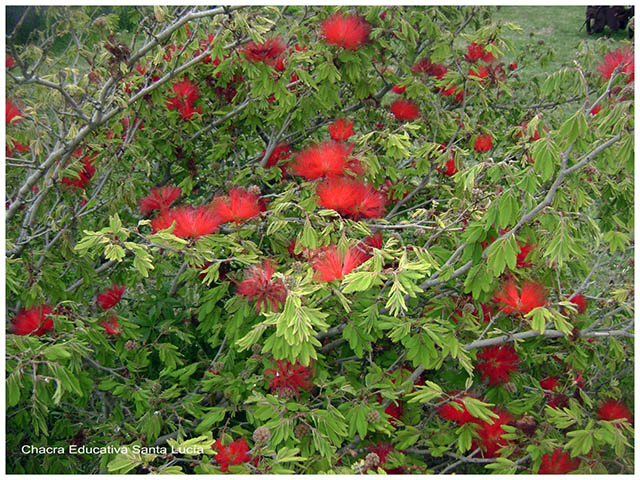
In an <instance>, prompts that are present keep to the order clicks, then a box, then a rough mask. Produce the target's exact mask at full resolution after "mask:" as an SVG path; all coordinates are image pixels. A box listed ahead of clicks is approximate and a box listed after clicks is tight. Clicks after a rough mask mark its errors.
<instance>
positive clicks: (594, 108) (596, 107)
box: [589, 105, 602, 115]
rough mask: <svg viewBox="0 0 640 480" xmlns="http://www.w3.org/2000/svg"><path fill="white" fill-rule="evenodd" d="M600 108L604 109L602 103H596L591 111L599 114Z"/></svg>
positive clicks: (592, 113)
mask: <svg viewBox="0 0 640 480" xmlns="http://www.w3.org/2000/svg"><path fill="white" fill-rule="evenodd" d="M600 110H602V105H596V106H595V107H593V108H592V109H591V110H589V113H590V114H591V115H597V114H598V113H600Z"/></svg>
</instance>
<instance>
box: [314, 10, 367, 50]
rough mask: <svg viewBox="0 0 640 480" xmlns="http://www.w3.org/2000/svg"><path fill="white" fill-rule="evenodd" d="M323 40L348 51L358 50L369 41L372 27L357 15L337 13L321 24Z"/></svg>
mask: <svg viewBox="0 0 640 480" xmlns="http://www.w3.org/2000/svg"><path fill="white" fill-rule="evenodd" d="M320 29H321V30H322V33H321V35H322V38H324V40H325V41H326V42H327V43H328V44H330V45H336V46H338V47H342V48H346V49H347V50H357V49H358V48H360V47H361V46H362V45H364V44H365V43H367V42H368V41H369V32H370V31H371V26H370V25H369V23H368V22H367V21H366V20H365V19H364V18H362V17H359V16H357V15H349V16H344V15H342V14H340V13H336V14H335V15H332V16H331V17H329V18H327V19H326V20H325V21H323V22H322V23H321V24H320Z"/></svg>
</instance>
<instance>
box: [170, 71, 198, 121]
mask: <svg viewBox="0 0 640 480" xmlns="http://www.w3.org/2000/svg"><path fill="white" fill-rule="evenodd" d="M171 89H172V90H173V93H174V94H175V96H173V97H171V98H169V99H168V100H167V101H166V102H165V105H166V106H167V108H168V109H169V110H178V112H180V117H181V118H183V119H185V120H191V117H192V116H193V114H194V113H196V112H197V113H202V110H201V108H200V107H196V108H194V105H193V104H194V102H195V101H196V100H198V99H199V98H200V91H199V90H198V86H197V85H196V84H194V83H192V82H190V81H189V80H188V79H186V78H185V79H184V80H183V81H182V82H176V83H174V84H173V85H172V86H171Z"/></svg>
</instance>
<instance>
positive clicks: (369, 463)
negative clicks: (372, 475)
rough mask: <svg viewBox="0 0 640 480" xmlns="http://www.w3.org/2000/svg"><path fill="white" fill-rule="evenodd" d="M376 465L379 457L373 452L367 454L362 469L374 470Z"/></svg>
mask: <svg viewBox="0 0 640 480" xmlns="http://www.w3.org/2000/svg"><path fill="white" fill-rule="evenodd" d="M378 465H380V457H379V456H378V454H377V453H375V452H371V453H368V454H367V456H366V457H365V459H364V468H365V469H369V468H374V467H377V466H378Z"/></svg>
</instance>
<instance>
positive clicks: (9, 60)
mask: <svg viewBox="0 0 640 480" xmlns="http://www.w3.org/2000/svg"><path fill="white" fill-rule="evenodd" d="M15 66H16V61H15V59H14V58H13V57H11V56H9V55H7V58H6V60H5V63H4V67H5V68H13V67H15Z"/></svg>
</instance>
